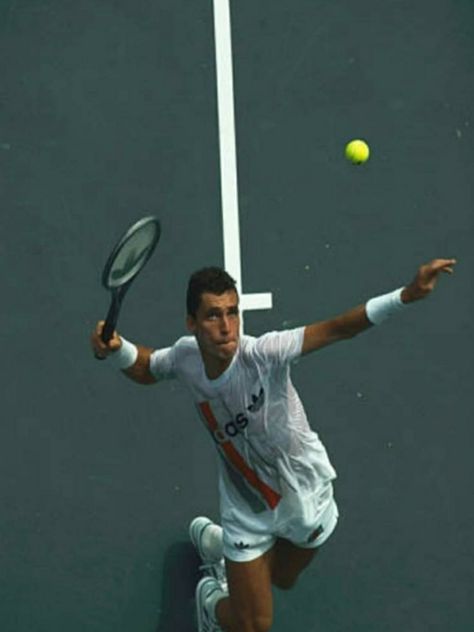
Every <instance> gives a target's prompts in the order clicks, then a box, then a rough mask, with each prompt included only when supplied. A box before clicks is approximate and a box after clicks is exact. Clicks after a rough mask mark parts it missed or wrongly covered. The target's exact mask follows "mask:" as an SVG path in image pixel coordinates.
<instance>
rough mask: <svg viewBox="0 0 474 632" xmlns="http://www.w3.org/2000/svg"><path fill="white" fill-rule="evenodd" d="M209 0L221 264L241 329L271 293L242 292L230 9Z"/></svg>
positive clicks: (224, 1)
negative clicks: (231, 282) (233, 288)
mask: <svg viewBox="0 0 474 632" xmlns="http://www.w3.org/2000/svg"><path fill="white" fill-rule="evenodd" d="M213 1H214V37H215V46H216V72H217V109H218V118H219V154H220V172H221V197H222V225H223V233H224V267H225V269H226V270H227V272H228V273H229V274H230V275H231V276H232V277H233V278H234V279H235V280H236V283H237V289H238V291H239V294H240V309H241V312H242V319H241V329H242V332H243V326H244V318H243V312H244V311H249V310H254V309H271V308H272V294H271V293H268V292H267V293H263V294H243V293H242V266H241V260H240V229H239V198H238V189H237V158H236V155H237V154H236V143H235V119H234V87H233V84H234V81H233V72H232V38H231V25H230V9H229V0H213Z"/></svg>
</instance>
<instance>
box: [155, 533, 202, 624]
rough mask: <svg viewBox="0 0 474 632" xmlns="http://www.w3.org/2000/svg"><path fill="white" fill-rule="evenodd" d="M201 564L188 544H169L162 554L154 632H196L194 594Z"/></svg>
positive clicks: (189, 543) (192, 547) (191, 546)
mask: <svg viewBox="0 0 474 632" xmlns="http://www.w3.org/2000/svg"><path fill="white" fill-rule="evenodd" d="M199 564H202V562H201V560H200V558H199V556H198V554H197V553H196V549H195V548H194V546H193V545H192V544H191V542H178V543H175V544H172V545H171V546H170V547H169V548H168V550H167V551H166V553H165V557H164V562H163V580H162V587H163V588H162V593H161V614H160V621H159V623H158V627H157V628H156V632H196V630H197V623H196V615H195V609H196V606H195V601H194V593H195V591H196V586H197V583H198V581H199V579H200V572H199Z"/></svg>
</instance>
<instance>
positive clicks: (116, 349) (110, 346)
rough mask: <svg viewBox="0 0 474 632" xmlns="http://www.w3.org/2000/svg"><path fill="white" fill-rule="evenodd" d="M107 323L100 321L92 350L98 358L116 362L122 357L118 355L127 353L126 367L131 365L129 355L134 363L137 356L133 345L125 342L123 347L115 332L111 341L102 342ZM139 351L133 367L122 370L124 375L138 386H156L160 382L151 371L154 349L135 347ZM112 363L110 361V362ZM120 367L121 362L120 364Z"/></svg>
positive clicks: (92, 342)
mask: <svg viewBox="0 0 474 632" xmlns="http://www.w3.org/2000/svg"><path fill="white" fill-rule="evenodd" d="M104 324H105V321H103V320H99V322H98V323H97V325H96V327H95V329H94V331H93V332H92V335H91V339H90V340H91V346H92V350H93V351H94V354H95V356H96V357H101V358H107V357H110V359H113V360H115V361H119V360H120V356H118V355H116V354H119V353H122V354H123V352H124V351H125V363H124V365H125V366H127V364H130V362H127V355H129V354H130V353H131V355H132V362H133V357H134V355H135V350H134V349H133V345H131V344H130V343H129V342H127V341H125V348H123V345H122V338H121V337H120V336H119V334H118V333H117V332H116V331H114V332H113V334H112V337H111V339H110V340H109V341H108V342H107V344H106V343H104V342H103V340H102V337H101V336H102V330H103V328H104ZM134 346H135V347H136V349H137V356H136V358H135V361H134V362H133V364H132V365H131V366H128V368H126V369H121V371H122V373H124V374H125V375H126V376H127V377H129V378H130V379H131V380H133V381H134V382H137V383H138V384H155V383H156V382H157V381H158V380H157V379H156V378H155V376H154V375H153V374H152V373H151V371H150V357H151V354H152V353H153V349H151V348H150V347H144V346H142V345H134ZM109 361H110V360H109ZM118 364H119V366H120V362H118Z"/></svg>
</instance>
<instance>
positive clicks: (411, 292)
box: [402, 259, 457, 303]
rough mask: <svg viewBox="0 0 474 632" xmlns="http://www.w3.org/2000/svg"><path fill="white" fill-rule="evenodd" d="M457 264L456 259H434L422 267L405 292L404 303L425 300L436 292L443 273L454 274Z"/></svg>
mask: <svg viewBox="0 0 474 632" xmlns="http://www.w3.org/2000/svg"><path fill="white" fill-rule="evenodd" d="M456 263H457V261H456V259H433V261H430V262H429V263H426V264H425V265H422V266H420V268H419V270H418V272H417V275H416V277H415V278H414V279H413V281H412V282H411V283H410V285H407V287H406V288H405V289H404V290H403V292H402V301H403V302H404V303H410V302H411V301H417V300H418V299H420V298H425V296H427V295H428V294H429V293H430V292H432V291H433V290H434V288H435V286H436V283H437V281H438V277H439V275H440V274H441V272H446V273H448V274H452V273H453V272H454V268H453V266H455V265H456Z"/></svg>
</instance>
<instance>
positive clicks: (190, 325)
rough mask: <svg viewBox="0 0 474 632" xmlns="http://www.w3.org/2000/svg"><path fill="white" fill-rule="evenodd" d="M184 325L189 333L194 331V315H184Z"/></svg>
mask: <svg viewBox="0 0 474 632" xmlns="http://www.w3.org/2000/svg"><path fill="white" fill-rule="evenodd" d="M186 327H187V328H188V331H189V332H190V333H191V334H195V333H196V319H195V318H194V316H190V315H189V314H188V315H187V317H186Z"/></svg>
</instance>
